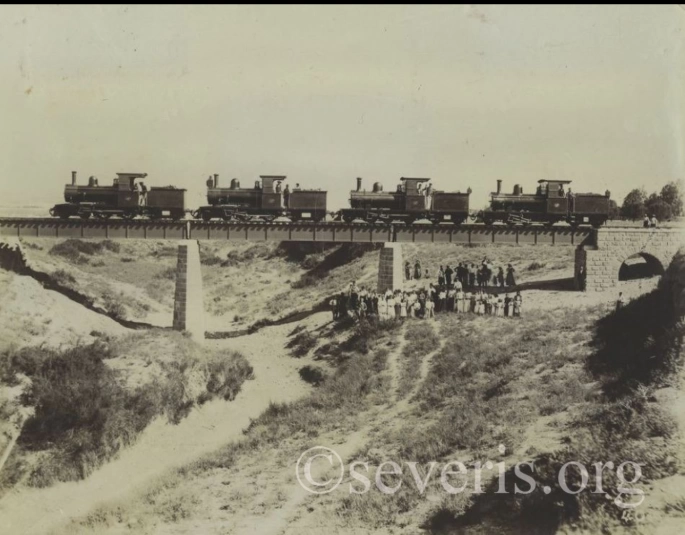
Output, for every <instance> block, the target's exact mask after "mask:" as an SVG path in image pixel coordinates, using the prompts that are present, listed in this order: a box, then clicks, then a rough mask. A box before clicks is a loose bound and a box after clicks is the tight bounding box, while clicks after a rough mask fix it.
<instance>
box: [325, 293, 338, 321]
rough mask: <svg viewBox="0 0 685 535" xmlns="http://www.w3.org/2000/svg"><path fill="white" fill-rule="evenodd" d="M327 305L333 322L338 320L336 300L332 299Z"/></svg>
mask: <svg viewBox="0 0 685 535" xmlns="http://www.w3.org/2000/svg"><path fill="white" fill-rule="evenodd" d="M328 305H329V306H330V307H331V311H332V312H333V321H335V320H337V319H338V313H339V310H338V300H337V299H336V298H335V297H334V298H333V299H331V300H330V301H329V302H328Z"/></svg>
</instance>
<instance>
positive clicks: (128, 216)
mask: <svg viewBox="0 0 685 535" xmlns="http://www.w3.org/2000/svg"><path fill="white" fill-rule="evenodd" d="M121 217H122V219H125V220H126V221H131V220H132V219H133V218H135V217H136V213H135V212H124V213H123V214H121Z"/></svg>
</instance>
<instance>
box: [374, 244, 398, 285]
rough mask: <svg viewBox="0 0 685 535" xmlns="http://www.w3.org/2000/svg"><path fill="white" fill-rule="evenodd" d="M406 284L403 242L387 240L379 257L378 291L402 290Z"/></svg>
mask: <svg viewBox="0 0 685 535" xmlns="http://www.w3.org/2000/svg"><path fill="white" fill-rule="evenodd" d="M403 285H404V267H403V266H402V244H401V243H396V242H385V243H384V244H383V248H382V249H381V252H380V257H379V259H378V292H379V293H385V292H386V291H387V290H392V291H393V292H394V291H395V290H401V289H402V288H403Z"/></svg>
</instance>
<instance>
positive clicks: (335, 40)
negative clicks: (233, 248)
mask: <svg viewBox="0 0 685 535" xmlns="http://www.w3.org/2000/svg"><path fill="white" fill-rule="evenodd" d="M684 38H685V9H683V8H682V7H679V6H678V5H660V6H490V5H488V6H447V5H434V6H75V5H74V6H65V5H62V6H0V69H1V72H2V79H1V80H0V143H1V146H2V158H0V181H1V182H0V184H2V194H3V195H2V197H3V198H2V199H1V200H0V203H1V204H8V203H15V202H19V203H23V204H28V203H56V202H62V201H63V197H62V195H63V188H64V184H65V183H67V182H69V180H70V171H72V170H77V171H78V172H79V180H80V182H81V183H83V182H84V181H85V180H86V179H87V177H88V176H89V175H92V174H94V175H96V176H98V177H99V180H100V184H101V185H104V184H105V183H108V184H109V183H111V178H113V177H114V176H115V175H114V173H115V172H117V171H134V172H147V173H148V174H149V177H148V180H147V183H148V185H150V186H153V185H169V184H173V185H177V186H182V187H186V188H188V193H189V195H188V204H189V207H196V206H198V205H200V204H202V203H204V202H205V201H206V199H205V198H204V195H205V180H206V179H207V176H208V175H209V174H210V173H219V174H220V176H221V179H220V180H222V181H223V183H224V184H226V183H227V182H228V181H229V180H230V178H232V177H239V178H240V179H241V182H242V184H243V185H246V184H252V183H253V182H254V180H255V179H256V178H257V176H258V175H259V174H286V175H288V181H289V182H291V187H292V185H294V183H295V182H299V183H300V184H301V185H302V186H303V187H321V188H323V189H327V190H328V192H329V195H328V198H329V207H331V208H338V207H342V206H344V205H345V204H346V203H347V199H348V197H349V191H350V190H351V189H353V187H354V185H355V177H357V176H361V177H363V178H364V180H365V184H366V185H367V186H370V185H371V183H372V182H374V181H376V180H378V181H381V182H383V184H384V186H385V189H386V191H387V190H389V189H394V187H395V185H396V183H397V181H398V179H399V177H401V176H429V177H432V178H433V183H434V186H435V188H436V189H444V190H448V191H454V190H457V189H461V190H465V189H466V188H467V187H468V186H470V187H471V188H472V189H473V196H472V207H480V206H481V205H483V204H484V203H486V202H487V200H488V196H487V195H488V193H489V192H490V191H492V190H493V189H494V188H495V181H496V179H498V178H501V179H503V180H504V188H505V190H506V191H511V189H512V188H513V186H514V184H515V183H520V184H522V185H523V187H524V190H526V191H531V190H533V189H534V187H535V182H536V181H537V180H539V179H543V178H563V179H570V180H573V184H572V188H573V190H574V191H576V192H581V191H596V192H604V191H605V190H606V189H607V188H608V189H609V190H611V192H612V197H613V198H615V199H616V200H617V201H618V202H619V203H620V202H621V201H622V199H623V197H624V196H625V194H626V193H627V192H628V190H629V189H631V188H633V187H637V186H643V185H644V186H645V187H646V188H647V189H648V190H650V189H655V188H656V187H657V186H658V187H659V188H660V187H661V186H662V185H663V184H664V183H665V182H666V181H669V180H673V179H676V178H682V177H683V176H685V171H684V169H685V161H684V160H685V158H684V156H683V154H684V150H685V138H684V136H683V132H684V127H685V102H684V100H685V54H684V50H683V39H684Z"/></svg>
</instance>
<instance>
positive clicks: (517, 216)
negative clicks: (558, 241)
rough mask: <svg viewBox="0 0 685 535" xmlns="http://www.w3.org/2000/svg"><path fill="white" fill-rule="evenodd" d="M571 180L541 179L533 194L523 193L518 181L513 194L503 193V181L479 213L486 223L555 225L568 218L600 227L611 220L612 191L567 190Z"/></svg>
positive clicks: (479, 218)
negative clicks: (587, 191)
mask: <svg viewBox="0 0 685 535" xmlns="http://www.w3.org/2000/svg"><path fill="white" fill-rule="evenodd" d="M570 183H571V181H570V180H538V187H537V190H536V192H535V193H534V194H524V193H523V188H521V186H520V185H519V184H516V185H515V186H514V190H513V193H511V194H507V193H502V181H501V180H498V181H497V191H496V192H493V193H491V194H490V196H491V199H490V206H489V207H488V209H486V210H483V211H482V212H480V213H479V214H478V216H477V220H479V221H482V222H483V223H485V224H486V225H491V224H493V223H495V222H502V223H506V224H508V225H516V224H522V225H528V224H531V223H543V224H545V225H549V226H551V225H554V224H555V223H557V222H560V221H565V222H567V223H568V224H569V225H571V226H572V227H577V226H579V225H582V224H589V225H592V226H593V227H595V228H597V227H599V226H601V225H602V224H604V223H605V222H606V221H607V219H609V214H610V208H611V206H610V197H611V193H610V192H609V191H606V192H605V193H604V195H602V194H598V193H573V192H572V191H571V188H570V187H568V190H564V186H568V185H569V184H570Z"/></svg>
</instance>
